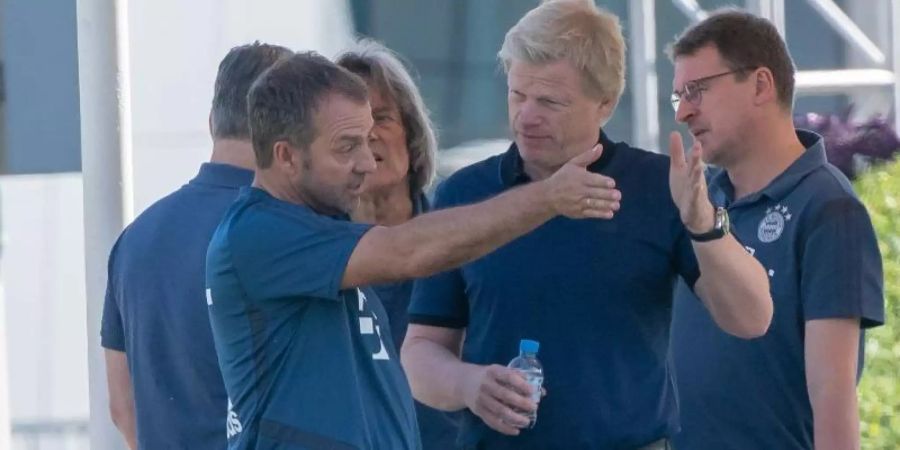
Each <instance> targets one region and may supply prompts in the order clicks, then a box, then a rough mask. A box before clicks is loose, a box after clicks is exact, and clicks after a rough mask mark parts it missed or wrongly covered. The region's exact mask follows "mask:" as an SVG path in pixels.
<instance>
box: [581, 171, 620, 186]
mask: <svg viewBox="0 0 900 450" xmlns="http://www.w3.org/2000/svg"><path fill="white" fill-rule="evenodd" d="M584 183H585V184H586V185H588V186H590V187H598V188H607V189H612V188H614V187H616V180H613V179H612V178H610V177H608V176H606V175H600V174H599V173H589V174H587V176H586V177H585V182H584Z"/></svg>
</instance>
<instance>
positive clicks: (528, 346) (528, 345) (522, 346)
mask: <svg viewBox="0 0 900 450" xmlns="http://www.w3.org/2000/svg"><path fill="white" fill-rule="evenodd" d="M539 348H541V343H540V342H538V341H533V340H531V339H522V340H521V341H519V352H521V353H535V354H537V352H538V349H539Z"/></svg>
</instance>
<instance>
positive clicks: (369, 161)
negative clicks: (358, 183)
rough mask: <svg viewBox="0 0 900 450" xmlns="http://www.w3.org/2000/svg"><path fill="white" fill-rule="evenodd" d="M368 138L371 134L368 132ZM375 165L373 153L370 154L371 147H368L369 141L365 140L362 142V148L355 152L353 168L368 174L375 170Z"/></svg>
mask: <svg viewBox="0 0 900 450" xmlns="http://www.w3.org/2000/svg"><path fill="white" fill-rule="evenodd" d="M369 136H370V139H371V136H372V134H371V133H369ZM376 167H377V165H376V164H375V155H373V154H372V149H371V148H370V147H369V143H368V142H366V143H364V144H363V148H362V149H361V150H360V151H359V152H357V156H356V160H355V161H354V164H353V170H354V171H356V172H358V173H362V174H368V173H372V172H375V168H376Z"/></svg>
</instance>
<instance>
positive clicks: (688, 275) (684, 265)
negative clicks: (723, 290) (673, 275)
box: [675, 220, 700, 291]
mask: <svg viewBox="0 0 900 450" xmlns="http://www.w3.org/2000/svg"><path fill="white" fill-rule="evenodd" d="M675 269H676V270H677V271H678V274H679V275H681V278H683V279H684V282H685V283H686V284H687V286H688V287H689V288H690V289H691V290H692V291H693V289H694V284H696V283H697V280H698V279H700V265H699V263H697V256H696V255H695V254H694V245H693V243H692V242H691V237H690V236H688V234H687V230H686V229H685V228H684V225H682V224H681V221H680V220H679V221H678V231H677V234H676V238H675Z"/></svg>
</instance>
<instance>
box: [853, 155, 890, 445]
mask: <svg viewBox="0 0 900 450" xmlns="http://www.w3.org/2000/svg"><path fill="white" fill-rule="evenodd" d="M855 185H856V192H857V193H858V194H859V196H860V198H861V199H862V201H863V202H864V203H865V204H866V206H867V207H868V209H869V214H870V215H871V217H872V223H873V225H874V226H875V232H876V233H877V234H878V242H879V247H880V249H881V256H882V259H883V260H884V288H885V299H884V300H885V319H886V324H885V325H884V326H881V327H878V328H875V329H874V330H871V331H869V332H868V333H867V334H866V365H865V371H864V373H863V377H862V381H861V382H860V385H859V403H860V405H859V408H860V419H861V422H862V423H861V432H862V448H863V449H865V450H882V449H883V450H889V449H890V450H897V449H900V323H898V322H900V159H898V160H895V161H894V162H892V163H887V164H882V165H879V166H877V167H875V168H873V169H872V170H871V171H869V172H866V173H864V174H862V175H861V176H860V177H858V178H857V180H856V182H855Z"/></svg>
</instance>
